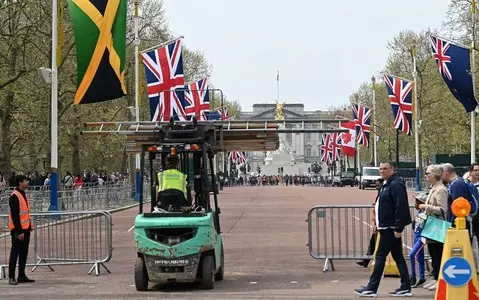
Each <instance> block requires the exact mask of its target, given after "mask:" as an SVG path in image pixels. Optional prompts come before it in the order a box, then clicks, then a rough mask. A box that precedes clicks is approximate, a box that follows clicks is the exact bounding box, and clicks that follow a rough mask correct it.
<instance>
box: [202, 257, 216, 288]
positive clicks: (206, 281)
mask: <svg viewBox="0 0 479 300" xmlns="http://www.w3.org/2000/svg"><path fill="white" fill-rule="evenodd" d="M201 279H202V285H203V288H204V289H208V290H210V289H212V288H213V287H214V284H215V259H214V256H213V255H206V256H204V257H203V263H202V265H201Z"/></svg>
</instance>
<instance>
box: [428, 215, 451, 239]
mask: <svg viewBox="0 0 479 300" xmlns="http://www.w3.org/2000/svg"><path fill="white" fill-rule="evenodd" d="M441 212H442V216H443V218H445V216H444V211H443V210H442V209H441ZM451 226H452V224H451V222H448V221H445V220H441V219H439V218H437V217H436V216H434V215H428V216H427V219H426V223H425V224H424V227H423V229H422V232H421V236H422V237H424V238H427V239H430V240H433V241H436V242H439V243H443V244H444V240H445V239H446V233H447V230H448V229H449V228H451Z"/></svg>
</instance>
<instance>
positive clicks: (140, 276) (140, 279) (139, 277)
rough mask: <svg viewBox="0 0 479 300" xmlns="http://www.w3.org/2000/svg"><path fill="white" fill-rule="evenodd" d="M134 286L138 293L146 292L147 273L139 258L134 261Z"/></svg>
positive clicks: (141, 259)
mask: <svg viewBox="0 0 479 300" xmlns="http://www.w3.org/2000/svg"><path fill="white" fill-rule="evenodd" d="M135 286H136V290H137V291H139V292H143V291H146V290H148V273H147V272H146V268H145V263H144V262H143V258H141V257H138V258H137V259H136V261H135Z"/></svg>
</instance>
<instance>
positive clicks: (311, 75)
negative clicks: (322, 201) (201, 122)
mask: <svg viewBox="0 0 479 300" xmlns="http://www.w3.org/2000/svg"><path fill="white" fill-rule="evenodd" d="M163 3H164V9H165V14H166V18H167V21H168V24H169V27H170V30H171V31H172V32H173V34H174V35H175V36H180V35H182V36H184V40H183V45H185V46H186V47H188V48H189V49H193V50H199V51H201V52H203V54H204V56H205V57H206V59H207V60H208V62H209V63H210V64H211V65H212V67H213V72H212V75H211V82H213V84H214V85H215V87H216V88H219V89H222V90H223V92H224V93H225V94H226V96H227V97H228V99H231V100H236V101H238V102H239V104H240V105H241V107H242V110H243V111H251V110H252V105H253V104H254V103H274V102H275V101H276V99H277V81H276V74H277V71H279V72H280V81H279V99H280V101H281V102H283V101H286V103H303V104H304V105H305V109H306V110H326V109H328V108H330V107H333V106H338V105H341V104H343V103H347V102H348V101H349V96H350V95H351V94H352V93H353V92H354V91H356V90H357V89H358V88H359V86H360V85H361V83H363V82H366V81H369V80H370V78H371V75H373V74H375V75H376V76H377V75H378V74H379V72H380V71H381V70H382V69H383V67H384V66H385V62H386V60H387V58H388V56H389V50H388V49H387V42H388V41H390V40H392V39H393V37H394V36H395V35H397V34H398V33H399V32H401V31H402V30H414V31H416V32H419V31H421V30H423V29H427V28H441V24H442V22H443V21H445V19H446V12H447V9H448V4H449V0H402V1H400V2H397V3H396V2H395V1H388V0H363V1H358V0H344V1H339V0H336V1H329V0H295V1H291V0H241V1H235V0H163Z"/></svg>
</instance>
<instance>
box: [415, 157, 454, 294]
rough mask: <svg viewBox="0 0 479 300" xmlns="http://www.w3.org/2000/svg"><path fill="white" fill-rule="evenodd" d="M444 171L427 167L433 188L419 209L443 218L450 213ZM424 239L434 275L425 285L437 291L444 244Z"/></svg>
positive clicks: (428, 179) (429, 181)
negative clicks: (443, 179) (448, 211)
mask: <svg viewBox="0 0 479 300" xmlns="http://www.w3.org/2000/svg"><path fill="white" fill-rule="evenodd" d="M449 170H450V169H449ZM452 170H454V169H452ZM444 173H447V171H446V170H444V169H443V168H442V167H441V166H439V165H430V166H428V167H427V169H426V180H427V182H428V183H429V184H430V185H431V189H430V190H429V194H428V196H427V199H426V203H425V204H420V205H419V209H421V210H424V211H425V213H426V215H428V216H429V215H432V216H435V217H436V218H438V219H441V220H444V219H446V216H447V215H448V213H447V210H448V204H447V203H448V191H447V188H446V187H445V186H444V184H443V182H442V178H443V177H444ZM449 173H450V171H449ZM448 178H449V177H448ZM454 180H455V179H454ZM461 181H462V180H461ZM424 241H425V242H426V244H427V248H428V250H429V255H430V256H431V264H432V272H431V273H432V275H433V279H432V280H431V281H429V282H427V283H426V284H424V286H423V287H424V288H425V289H428V290H430V291H435V290H436V287H437V280H438V278H439V271H440V269H441V260H442V251H443V249H444V244H443V243H441V242H438V241H434V240H431V239H425V240H424Z"/></svg>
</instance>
